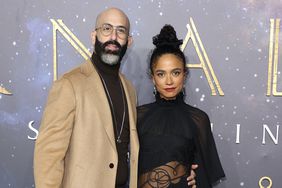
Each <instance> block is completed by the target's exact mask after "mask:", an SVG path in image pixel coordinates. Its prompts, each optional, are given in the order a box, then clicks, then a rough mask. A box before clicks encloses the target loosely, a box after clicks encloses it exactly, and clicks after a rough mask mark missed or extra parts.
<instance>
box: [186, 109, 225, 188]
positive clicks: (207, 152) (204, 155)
mask: <svg viewBox="0 0 282 188" xmlns="http://www.w3.org/2000/svg"><path fill="white" fill-rule="evenodd" d="M191 116H192V119H193V121H194V122H195V124H196V126H197V133H198V135H197V140H198V142H196V148H197V152H196V155H195V163H196V164H198V165H199V167H198V169H197V170H196V182H197V188H207V187H211V186H212V185H213V184H215V183H216V182H217V181H219V180H220V179H221V178H223V177H225V174H224V171H223V168H222V166H221V163H220V160H219V156H218V153H217V149H216V145H215V141H214V138H213V135H212V132H211V126H210V120H209V117H208V115H207V114H206V113H205V112H203V111H201V110H199V109H196V108H193V109H192V110H191Z"/></svg>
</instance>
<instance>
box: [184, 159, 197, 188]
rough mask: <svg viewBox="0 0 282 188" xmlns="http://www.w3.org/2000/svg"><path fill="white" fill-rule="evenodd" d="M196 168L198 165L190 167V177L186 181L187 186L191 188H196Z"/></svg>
mask: <svg viewBox="0 0 282 188" xmlns="http://www.w3.org/2000/svg"><path fill="white" fill-rule="evenodd" d="M197 168H198V165H197V164H193V165H191V173H190V176H189V177H188V178H187V181H188V186H192V188H196V187H197V186H196V180H195V178H196V173H195V171H194V170H195V169H197Z"/></svg>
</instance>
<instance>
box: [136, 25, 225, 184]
mask: <svg viewBox="0 0 282 188" xmlns="http://www.w3.org/2000/svg"><path fill="white" fill-rule="evenodd" d="M153 44H154V45H155V46H156V48H155V49H154V50H153V52H152V55H151V58H150V74H151V78H152V81H153V83H154V85H155V87H154V90H155V91H154V94H155V97H156V101H155V102H154V103H150V104H146V105H143V106H140V107H138V122H137V124H138V125H137V126H138V135H139V141H140V152H139V178H138V187H140V188H155V187H156V188H182V187H188V185H187V181H186V178H187V176H188V175H189V172H190V166H191V164H192V163H196V164H199V167H198V169H197V170H196V174H197V176H196V184H197V188H209V187H212V184H213V183H215V182H217V181H218V180H219V179H220V178H222V177H224V176H225V175H224V171H223V169H222V167H221V164H220V161H219V157H218V154H217V150H216V146H215V142H214V139H213V136H212V133H211V129H210V121H209V118H208V116H207V114H206V113H205V112H203V111H201V110H199V109H197V108H194V107H192V106H190V105H188V104H186V103H185V102H184V99H183V98H184V83H185V79H186V77H187V74H188V70H187V68H186V59H185V56H184V54H183V52H182V51H181V50H180V49H179V46H180V45H181V44H182V40H178V39H177V37H176V33H175V31H174V28H173V27H172V26H170V25H165V26H164V27H163V28H162V30H161V32H160V34H159V35H157V36H155V37H154V38H153Z"/></svg>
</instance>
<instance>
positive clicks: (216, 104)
mask: <svg viewBox="0 0 282 188" xmlns="http://www.w3.org/2000/svg"><path fill="white" fill-rule="evenodd" d="M108 7H118V8H121V9H122V10H124V11H125V12H126V14H127V15H128V16H129V18H130V21H131V34H132V36H133V38H134V44H133V46H132V47H131V48H130V49H128V52H127V54H126V56H125V58H124V61H123V64H122V67H121V71H122V72H123V73H124V74H125V75H126V76H127V77H128V78H129V79H130V80H131V81H132V82H133V84H134V86H135V87H136V91H137V94H138V103H139V104H140V105H141V104H144V103H148V102H151V101H153V99H154V98H153V93H152V91H153V89H152V84H151V81H150V79H149V78H148V75H147V67H148V65H147V63H148V61H147V58H148V54H149V53H150V50H151V49H152V48H153V45H152V36H154V35H156V34H157V33H158V32H159V31H160V29H161V27H162V26H163V25H164V24H167V23H168V24H171V25H173V26H174V27H175V29H176V31H177V33H178V37H180V38H184V37H185V36H186V33H187V28H186V25H187V24H189V23H190V21H189V19H190V17H191V18H193V20H194V23H195V26H196V28H197V31H198V34H199V36H200V38H201V41H202V43H203V46H204V48H205V51H206V53H207V55H208V57H209V60H210V62H211V65H212V67H213V70H214V73H215V74H216V77H217V79H218V81H219V83H220V86H221V88H222V90H223V92H224V96H219V95H218V94H217V95H216V96H212V95H211V90H210V87H209V84H208V82H207V79H206V77H205V74H204V72H203V71H202V69H193V68H191V69H190V75H189V78H188V80H187V81H186V87H185V88H186V101H187V103H189V104H191V105H193V106H197V107H198V108H200V109H202V110H204V111H205V112H207V114H208V115H209V117H210V120H211V123H212V127H213V134H214V138H215V141H216V144H217V148H218V152H219V154H220V159H221V162H222V164H223V168H224V170H225V172H226V176H227V178H226V179H225V180H224V181H223V182H221V183H220V184H219V185H217V186H216V187H218V188H237V187H246V188H255V187H259V180H260V178H261V177H263V176H268V177H270V178H271V180H272V183H273V185H272V187H274V188H280V187H282V182H281V179H282V174H281V169H282V163H281V159H282V145H281V143H280V142H281V141H280V140H279V136H280V137H281V136H282V135H281V134H282V133H281V130H279V127H280V125H281V122H282V116H281V114H282V111H281V108H282V96H272V95H271V96H267V95H266V91H267V78H268V59H269V42H270V39H269V35H270V19H281V18H282V15H281V14H282V1H281V0H269V1H255V0H236V1H235V0H229V1H225V0H217V1H212V0H198V1H192V0H142V1H141V0H140V1H131V0H105V1H97V0H96V1H85V0H82V1H75V0H64V1H56V2H55V1H47V0H42V1H36V0H29V1H22V0H11V1H3V2H2V3H1V7H0V9H1V11H0V28H1V35H0V41H1V45H0V49H1V50H0V89H2V91H3V88H5V89H6V90H7V91H9V92H10V93H12V95H6V94H3V92H2V94H0V187H1V188H6V187H12V188H30V187H34V180H33V150H34V138H35V137H36V134H37V133H36V131H37V130H38V129H39V126H40V121H41V116H42V112H43V110H44V106H45V102H46V98H47V96H48V91H49V88H50V86H51V84H52V82H53V35H52V32H53V31H52V29H53V25H52V23H51V21H50V19H55V20H57V19H62V20H63V22H64V23H65V25H66V26H67V27H68V28H69V29H70V30H71V32H73V34H74V35H75V36H76V37H77V38H78V39H79V40H80V41H81V42H82V43H83V44H84V45H85V46H86V48H87V49H88V50H89V51H90V52H92V51H93V47H92V44H91V41H90V32H91V30H92V29H93V27H94V25H95V19H96V16H97V14H98V13H99V12H101V11H102V10H104V9H105V8H108ZM279 27H280V28H281V26H279ZM280 35H281V32H280ZM57 36H58V37H57V54H58V75H59V76H60V75H62V74H63V73H64V72H66V71H68V70H70V69H72V68H73V67H76V66H78V65H79V64H80V63H82V62H83V61H84V58H83V57H82V56H81V55H80V54H79V53H78V52H77V51H76V50H75V49H74V48H73V46H72V45H71V44H70V43H69V42H68V41H67V40H66V39H65V38H64V37H63V36H62V35H61V34H59V33H58V35H57ZM280 38H281V37H280ZM281 40H282V39H279V44H282V43H281ZM280 46H281V45H280ZM280 46H279V47H280ZM281 47H282V46H281ZM281 47H280V48H279V53H278V59H281V54H282V52H281ZM184 52H185V55H186V56H187V57H188V60H189V62H188V63H192V64H196V63H199V57H198V55H197V53H196V51H195V48H194V46H193V44H192V43H191V41H189V42H188V45H187V47H186V49H185V51H184ZM278 61H279V60H278ZM281 70H282V64H281V63H280V62H279V63H278V73H277V76H278V81H277V91H282V77H281ZM0 91H1V90H0ZM264 125H266V127H268V128H269V131H270V132H271V133H272V134H273V137H274V139H276V140H277V143H274V139H273V138H271V135H270V134H269V133H268V132H266V134H265V144H263V143H262V142H263V132H264V131H265V129H264V128H263V127H264ZM238 127H239V128H240V132H239V133H240V134H239V136H240V140H239V142H240V143H236V138H237V139H238V135H237V133H238ZM280 129H281V128H280ZM236 135H237V137H236ZM262 184H263V185H262V187H266V186H267V185H268V184H269V182H268V181H263V183H262Z"/></svg>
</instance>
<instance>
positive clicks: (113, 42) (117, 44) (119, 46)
mask: <svg viewBox="0 0 282 188" xmlns="http://www.w3.org/2000/svg"><path fill="white" fill-rule="evenodd" d="M109 44H113V45H116V46H117V48H118V50H117V51H111V50H107V49H106V46H107V45H109ZM102 49H103V50H104V51H105V52H112V53H114V54H115V53H119V52H120V49H121V45H120V44H119V43H118V42H117V41H115V40H109V41H107V42H105V43H104V44H103V45H102Z"/></svg>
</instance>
